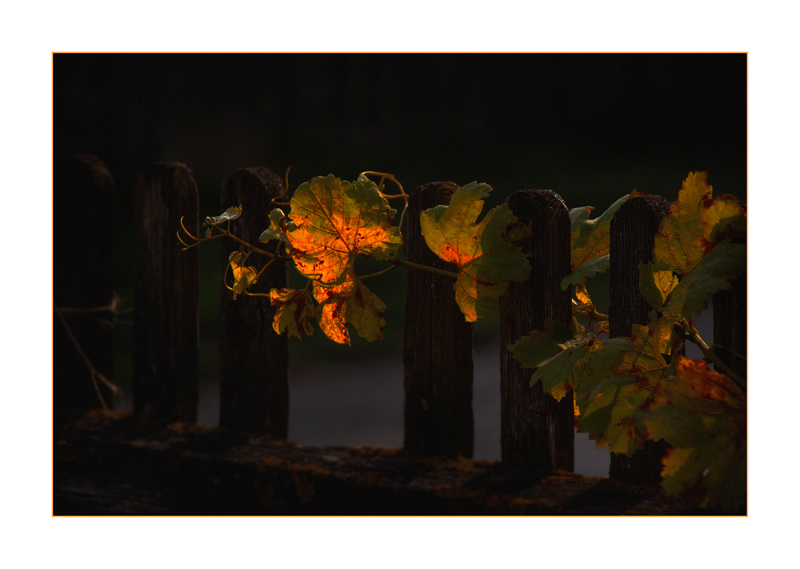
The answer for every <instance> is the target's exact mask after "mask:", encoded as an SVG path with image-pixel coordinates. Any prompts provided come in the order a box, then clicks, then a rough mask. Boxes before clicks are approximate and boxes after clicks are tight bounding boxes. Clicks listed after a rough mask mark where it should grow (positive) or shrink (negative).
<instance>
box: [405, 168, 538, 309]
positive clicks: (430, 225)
mask: <svg viewBox="0 0 800 569" xmlns="http://www.w3.org/2000/svg"><path fill="white" fill-rule="evenodd" d="M491 190H492V188H491V187H490V186H489V185H487V184H478V183H476V182H472V183H470V184H467V185H466V186H463V187H461V188H459V189H458V190H456V191H455V192H453V194H452V196H451V197H450V204H449V205H439V206H436V207H435V208H432V209H428V210H426V211H423V212H422V214H421V217H420V221H421V224H422V235H423V237H424V238H425V242H426V243H427V244H428V247H429V248H430V249H431V251H433V252H434V253H435V254H436V255H437V256H439V257H440V258H441V259H444V260H445V261H447V262H449V263H452V264H453V265H455V266H456V267H458V278H457V280H456V283H455V285H454V287H453V288H454V289H455V291H456V302H457V303H458V306H459V307H460V308H461V311H462V312H463V313H464V316H465V318H466V320H467V322H474V321H475V320H477V319H478V318H480V317H481V316H483V315H484V314H485V312H486V310H487V308H488V307H490V306H491V305H493V304H494V303H496V302H497V299H498V298H500V296H502V294H503V293H504V292H505V291H506V289H507V288H508V283H509V281H514V282H522V281H524V280H526V279H527V278H528V273H529V272H530V269H531V266H530V263H529V262H528V259H527V258H526V256H525V255H524V254H523V253H522V251H521V249H520V248H519V247H518V246H517V245H516V244H515V243H516V242H517V241H520V240H522V239H524V238H525V237H527V236H528V235H530V227H528V226H525V225H522V224H520V223H518V222H517V218H516V217H514V216H513V215H512V214H511V210H510V209H509V208H508V206H507V205H506V204H502V205H500V206H497V207H495V208H494V209H492V210H491V211H489V212H488V213H487V214H486V215H485V216H484V217H483V219H482V220H481V222H480V223H477V224H476V222H477V219H478V215H479V214H480V212H481V210H482V209H483V199H482V198H485V197H486V196H488V195H489V192H490V191H491Z"/></svg>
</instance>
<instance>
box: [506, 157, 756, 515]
mask: <svg viewBox="0 0 800 569" xmlns="http://www.w3.org/2000/svg"><path fill="white" fill-rule="evenodd" d="M635 195H641V194H637V193H634V194H631V196H626V197H625V198H622V199H621V200H619V201H618V202H616V203H615V204H614V205H612V206H611V208H609V210H608V211H606V212H605V213H604V214H603V215H601V216H600V217H598V218H597V219H596V220H591V221H590V220H589V219H588V214H589V208H577V209H574V210H572V211H571V212H570V216H571V218H572V223H573V229H572V255H573V258H572V261H573V266H572V268H573V273H572V274H571V275H570V276H569V277H567V278H566V279H564V282H562V288H564V289H565V290H566V288H567V287H568V286H569V285H575V297H576V298H575V300H574V301H573V303H574V310H573V320H572V325H571V326H570V327H568V326H566V325H564V324H562V323H559V322H552V321H548V322H547V323H546V326H545V329H544V330H537V331H533V332H532V333H531V334H530V335H529V336H526V337H524V338H522V339H520V340H519V341H518V342H516V343H515V344H513V345H512V346H509V350H511V352H512V353H513V355H514V357H515V358H516V359H517V360H518V361H519V362H520V363H521V365H522V366H523V367H526V368H535V370H536V371H535V372H534V374H533V376H532V377H531V384H534V383H535V382H537V381H540V380H541V381H542V386H543V388H544V390H545V392H548V393H550V394H551V395H552V396H553V397H555V398H556V399H559V400H560V399H561V398H562V397H564V396H565V395H566V394H567V393H568V392H570V391H572V392H573V394H574V400H575V406H576V411H575V414H576V424H577V426H578V430H579V431H581V432H586V433H589V436H590V438H591V439H593V440H595V441H596V442H597V446H598V448H602V447H606V446H607V447H608V448H609V450H610V451H611V452H615V453H621V454H625V455H627V456H631V455H632V454H633V453H634V452H636V451H637V450H639V449H641V448H642V446H643V444H644V441H646V440H651V441H657V440H661V439H664V440H666V441H667V443H668V444H669V450H668V453H667V455H666V456H665V457H664V458H663V460H662V464H663V470H662V479H663V480H662V487H663V489H664V490H665V491H667V492H668V493H670V494H681V495H684V496H690V497H692V498H695V499H697V500H698V501H699V503H700V504H701V505H703V506H710V507H717V508H722V509H724V510H728V511H738V510H739V509H740V508H741V507H742V506H743V505H744V502H745V496H746V405H745V400H746V398H745V394H744V388H745V386H744V380H743V379H742V378H739V377H738V376H737V375H736V374H735V373H733V372H732V371H730V370H729V369H727V368H726V366H724V364H722V362H721V361H720V360H719V358H717V357H716V354H715V353H714V350H713V349H712V348H709V347H708V345H707V344H706V343H705V342H704V341H703V340H702V338H700V335H699V334H698V333H697V330H696V329H695V328H694V325H693V318H694V316H696V315H698V314H700V312H701V311H702V310H703V309H704V308H706V305H707V301H706V297H707V295H708V294H711V293H714V292H717V291H719V290H726V289H729V288H730V281H731V280H732V279H734V278H735V277H737V276H739V275H742V274H744V272H745V269H746V249H745V245H743V244H740V243H736V242H734V240H735V239H736V238H737V237H743V236H744V232H745V224H746V220H745V212H744V208H743V207H742V206H741V205H740V204H739V203H738V201H737V200H736V199H735V198H734V197H732V196H729V195H720V196H716V197H712V190H711V187H710V186H708V185H707V184H706V174H705V172H700V173H690V174H689V176H688V177H687V179H686V180H685V181H684V182H683V187H682V189H681V191H680V192H679V195H678V199H677V200H676V202H675V203H673V204H672V205H671V207H670V212H669V214H668V215H667V216H666V217H665V219H664V220H663V222H662V223H661V226H660V228H659V230H658V233H657V235H656V238H655V246H654V249H653V260H652V261H651V262H649V263H647V264H642V265H640V266H639V271H640V292H641V293H642V295H643V296H644V298H645V299H646V300H647V301H648V303H649V304H650V305H651V307H652V308H653V311H652V312H651V313H650V323H649V324H648V325H646V326H641V325H635V326H633V334H632V336H631V337H627V338H612V339H601V338H600V335H601V333H602V332H604V331H606V329H607V325H608V321H607V317H605V316H604V315H601V314H598V313H597V312H596V311H595V309H594V306H593V305H592V303H591V300H590V299H589V297H588V294H587V293H586V288H585V279H586V277H587V276H593V275H594V274H595V273H597V272H602V271H604V270H605V269H607V268H608V260H607V258H605V259H604V257H607V251H608V242H609V231H610V218H611V216H613V212H614V211H615V210H616V209H617V208H618V207H619V206H620V205H621V204H622V202H624V201H625V200H626V199H630V197H632V196H635ZM594 319H596V320H598V322H597V323H596V324H594V325H592V321H593V320H594ZM581 320H589V324H588V325H586V326H584V325H583V324H582V323H581ZM680 330H683V331H684V334H685V337H686V338H687V339H689V340H691V341H693V342H695V343H696V344H697V345H698V346H699V347H700V349H701V350H702V352H703V354H704V357H705V359H706V360H709V361H712V362H714V363H715V364H717V367H718V368H720V367H722V368H724V369H726V371H727V375H723V374H722V373H719V372H718V371H714V370H712V369H711V368H710V367H709V365H708V363H707V362H706V361H696V360H690V359H687V358H685V357H682V356H681V353H680V351H681V349H682V338H681V336H680V334H679V331H680Z"/></svg>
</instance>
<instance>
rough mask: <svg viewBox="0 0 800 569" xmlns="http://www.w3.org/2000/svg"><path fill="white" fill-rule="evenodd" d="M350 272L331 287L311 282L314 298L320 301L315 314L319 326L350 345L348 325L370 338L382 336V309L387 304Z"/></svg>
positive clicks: (383, 321) (331, 337)
mask: <svg viewBox="0 0 800 569" xmlns="http://www.w3.org/2000/svg"><path fill="white" fill-rule="evenodd" d="M354 279H355V274H354V273H352V272H351V273H349V274H348V275H347V280H345V281H344V282H343V283H341V284H338V285H336V286H332V287H323V286H319V285H318V284H316V283H315V284H314V298H315V299H316V300H317V302H319V303H320V304H319V306H317V310H316V316H317V322H319V327H320V328H321V329H322V331H323V332H325V335H326V336H328V338H330V339H331V340H333V341H334V342H337V343H339V344H347V345H350V333H349V331H348V330H347V325H348V324H350V325H352V326H353V327H354V328H355V329H356V332H358V335H359V336H361V337H362V338H365V339H366V340H369V341H370V342H373V341H375V340H383V327H384V326H385V325H386V320H385V319H384V318H383V316H381V312H383V311H384V310H386V304H384V302H383V301H382V300H381V299H380V298H378V296H377V295H375V294H374V293H373V292H372V291H371V290H369V289H368V288H367V286H366V285H365V284H364V283H362V282H361V281H357V280H354Z"/></svg>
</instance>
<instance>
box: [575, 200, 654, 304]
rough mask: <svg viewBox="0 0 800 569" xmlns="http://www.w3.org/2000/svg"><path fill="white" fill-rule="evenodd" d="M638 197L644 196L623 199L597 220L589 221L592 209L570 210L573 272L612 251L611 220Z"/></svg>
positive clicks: (612, 205)
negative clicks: (630, 201) (628, 201)
mask: <svg viewBox="0 0 800 569" xmlns="http://www.w3.org/2000/svg"><path fill="white" fill-rule="evenodd" d="M638 195H642V194H640V193H639V192H634V193H632V194H630V195H627V196H623V197H621V198H620V199H618V200H617V201H615V202H614V203H613V204H611V206H610V207H609V208H608V209H607V210H606V211H604V212H603V213H602V214H601V215H600V216H599V217H597V218H595V219H589V215H590V214H591V212H592V210H593V209H594V208H592V207H578V208H574V209H572V210H570V212H569V217H570V221H571V223H572V230H571V237H570V239H571V242H572V243H571V245H572V270H573V271H574V270H575V269H577V268H578V267H581V266H582V265H584V264H585V263H588V262H589V261H591V260H592V259H596V258H598V257H602V256H604V255H607V254H608V253H609V252H610V251H611V219H612V218H613V217H614V213H616V211H617V210H618V209H619V208H620V206H621V205H622V204H624V203H625V202H626V201H627V200H628V199H629V198H630V197H631V196H638ZM590 276H591V275H590ZM562 290H566V287H564V286H562Z"/></svg>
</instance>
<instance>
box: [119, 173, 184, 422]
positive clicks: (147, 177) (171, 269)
mask: <svg viewBox="0 0 800 569" xmlns="http://www.w3.org/2000/svg"><path fill="white" fill-rule="evenodd" d="M135 208H136V212H135V218H136V236H135V246H136V260H135V285H134V286H135V292H134V347H133V409H134V412H135V413H141V414H146V415H152V416H154V417H159V418H164V419H171V420H181V421H194V420H195V419H196V418H197V401H198V390H199V385H198V384H199V379H198V378H199V336H198V330H199V323H198V319H199V312H198V299H199V260H198V253H197V248H196V247H195V248H192V249H189V250H188V251H182V250H181V249H182V247H183V246H182V245H181V243H180V242H179V241H178V238H177V233H178V231H180V219H181V217H184V218H185V224H186V227H188V228H190V229H192V228H194V229H195V230H199V223H198V221H199V220H198V196H197V184H196V183H195V180H194V176H193V175H192V172H191V170H189V168H187V167H186V165H184V164H181V163H178V162H170V163H158V164H152V165H150V166H148V167H147V168H145V169H144V171H143V172H142V173H141V175H140V176H139V183H138V186H137V188H136V206H135Z"/></svg>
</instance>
